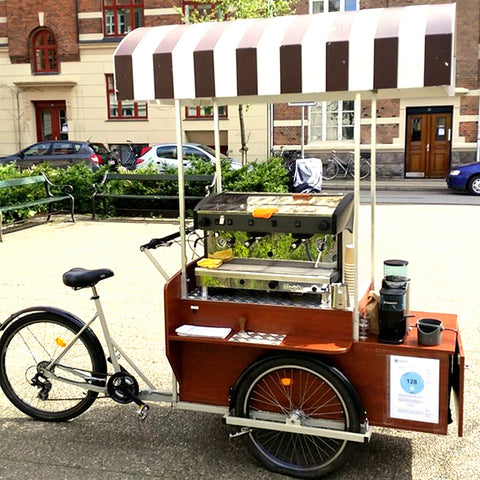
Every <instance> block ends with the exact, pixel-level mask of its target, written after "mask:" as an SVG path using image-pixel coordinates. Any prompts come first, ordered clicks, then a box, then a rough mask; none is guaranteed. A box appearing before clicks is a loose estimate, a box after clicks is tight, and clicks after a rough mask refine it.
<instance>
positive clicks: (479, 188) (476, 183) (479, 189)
mask: <svg viewBox="0 0 480 480" xmlns="http://www.w3.org/2000/svg"><path fill="white" fill-rule="evenodd" d="M468 191H469V192H470V193H471V194H472V195H480V175H477V176H475V177H473V178H471V179H470V180H469V181H468Z"/></svg>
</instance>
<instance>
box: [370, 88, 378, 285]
mask: <svg viewBox="0 0 480 480" xmlns="http://www.w3.org/2000/svg"><path fill="white" fill-rule="evenodd" d="M371 117H372V127H371V140H370V145H371V148H370V153H371V155H370V175H371V177H370V202H371V204H370V274H371V282H370V283H371V288H372V289H373V288H375V208H376V204H377V96H376V95H373V98H372V113H371Z"/></svg>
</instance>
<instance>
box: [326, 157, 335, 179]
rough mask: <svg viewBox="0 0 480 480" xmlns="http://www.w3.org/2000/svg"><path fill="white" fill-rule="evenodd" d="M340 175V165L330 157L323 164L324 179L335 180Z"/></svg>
mask: <svg viewBox="0 0 480 480" xmlns="http://www.w3.org/2000/svg"><path fill="white" fill-rule="evenodd" d="M337 175H338V165H337V164H336V163H335V161H334V160H332V159H331V158H329V159H328V160H327V161H326V162H323V165H322V178H323V179H324V180H333V179H334V178H335V177H336V176H337Z"/></svg>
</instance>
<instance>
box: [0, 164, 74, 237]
mask: <svg viewBox="0 0 480 480" xmlns="http://www.w3.org/2000/svg"><path fill="white" fill-rule="evenodd" d="M41 183H43V184H44V187H45V188H44V189H42V190H41V197H40V196H39V195H37V194H36V195H35V196H39V198H35V199H34V200H29V201H25V202H15V200H12V201H9V199H10V198H13V199H15V195H7V201H6V202H4V203H5V205H0V242H1V241H3V240H2V229H3V214H4V213H5V212H12V211H15V210H21V209H22V208H30V207H36V206H39V205H48V213H47V222H48V220H50V216H51V215H52V206H53V204H55V203H60V202H65V201H69V202H70V214H71V216H72V220H73V221H75V216H74V208H75V199H74V198H73V195H71V193H72V192H73V187H72V186H71V185H56V184H54V183H52V182H51V181H50V180H49V179H48V178H47V176H46V175H45V174H44V173H41V174H40V175H34V176H30V177H21V178H11V179H9V180H0V190H2V189H7V188H8V189H10V188H11V189H14V188H17V189H18V188H19V187H20V188H23V187H27V186H32V185H35V184H41ZM52 189H53V190H54V191H56V193H53V192H52ZM12 192H13V190H12Z"/></svg>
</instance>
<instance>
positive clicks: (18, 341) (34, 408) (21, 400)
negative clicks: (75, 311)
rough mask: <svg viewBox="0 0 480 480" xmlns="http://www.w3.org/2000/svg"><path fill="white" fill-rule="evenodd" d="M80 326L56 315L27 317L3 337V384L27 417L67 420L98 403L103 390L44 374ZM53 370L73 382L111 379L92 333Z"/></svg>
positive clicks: (0, 378)
mask: <svg viewBox="0 0 480 480" xmlns="http://www.w3.org/2000/svg"><path fill="white" fill-rule="evenodd" d="M80 328H81V327H80V326H79V325H77V324H75V323H73V322H72V321H69V320H68V319H66V318H64V317H62V316H60V315H56V314H52V313H33V314H30V315H26V316H25V317H22V318H20V319H18V320H16V321H14V322H13V323H12V324H11V325H9V326H8V327H7V329H6V330H5V332H4V333H3V335H2V337H1V338H0V386H1V387H2V390H3V391H4V393H5V395H6V396H7V398H8V399H9V400H10V401H11V402H12V403H13V405H15V406H16V407H17V408H18V409H19V410H21V411H22V412H23V413H25V414H27V415H29V416H30V417H32V418H35V419H38V420H44V421H65V420H69V419H71V418H74V417H76V416H78V415H80V414H82V413H83V412H85V411H86V410H87V409H88V408H89V407H90V406H91V405H92V403H93V402H94V401H95V399H96V398H97V395H98V393H97V392H92V391H89V390H86V389H83V388H81V387H78V386H75V385H72V384H69V383H66V382H63V381H61V380H56V379H52V378H46V377H45V376H44V375H42V374H41V373H40V369H42V368H45V367H46V366H48V364H49V363H50V362H51V361H52V360H53V359H54V358H55V357H56V356H57V355H58V354H59V353H60V352H61V350H62V348H64V347H65V345H66V344H68V342H69V341H70V340H71V339H72V338H73V337H74V336H75V335H76V334H77V333H78V332H79V330H80ZM53 371H54V373H55V374H56V375H58V376H59V377H62V378H64V379H66V380H69V381H72V382H85V381H87V379H90V381H92V379H93V378H105V374H106V370H105V357H104V353H103V351H102V349H101V347H100V346H99V345H98V344H97V343H96V342H94V341H93V340H92V338H91V336H90V334H89V331H88V330H86V331H84V332H83V333H82V335H80V337H79V338H78V340H77V341H76V342H75V343H74V344H73V345H72V348H71V349H70V350H68V352H67V353H66V354H65V356H64V357H63V358H62V359H61V361H60V362H59V365H56V366H55V367H54V369H53Z"/></svg>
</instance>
